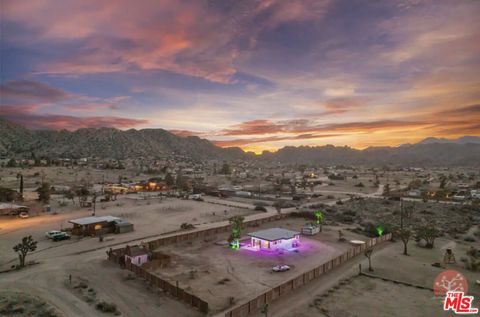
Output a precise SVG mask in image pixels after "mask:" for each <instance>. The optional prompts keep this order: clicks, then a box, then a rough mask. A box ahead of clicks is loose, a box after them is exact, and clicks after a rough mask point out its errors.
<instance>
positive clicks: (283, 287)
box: [225, 233, 392, 317]
mask: <svg viewBox="0 0 480 317" xmlns="http://www.w3.org/2000/svg"><path fill="white" fill-rule="evenodd" d="M391 238H392V234H391V233H389V234H386V235H384V236H381V237H377V238H373V239H370V240H369V241H367V243H365V244H363V245H360V246H356V247H354V248H351V249H350V250H348V251H347V252H345V253H343V254H341V255H339V256H337V257H336V258H333V259H332V260H330V261H328V262H325V263H323V264H322V265H320V266H318V267H316V268H314V269H313V270H310V271H308V272H305V273H302V274H300V275H298V276H297V277H294V278H292V279H291V280H289V281H287V282H284V283H282V284H280V285H278V286H276V287H274V288H272V289H270V290H268V291H267V292H265V293H263V294H261V295H258V296H257V297H255V298H254V299H251V300H249V301H248V302H244V303H242V304H240V305H237V306H235V307H234V308H232V309H231V310H229V311H227V312H226V313H225V317H246V316H248V315H250V314H251V313H253V312H257V311H258V310H259V309H262V308H263V307H264V305H265V304H270V303H271V302H273V301H275V300H276V299H278V298H280V297H282V296H284V295H286V294H289V293H291V292H294V291H295V289H297V288H299V287H302V286H304V285H306V284H308V283H309V282H311V281H312V280H314V279H316V278H318V277H320V276H321V275H322V274H324V273H326V272H328V271H330V270H332V269H334V268H335V267H338V266H339V265H341V264H343V263H345V262H346V261H348V260H350V259H351V258H353V257H355V256H357V255H359V254H361V253H363V252H364V251H365V249H366V248H369V247H373V246H374V245H377V244H379V243H381V242H384V241H387V240H391Z"/></svg>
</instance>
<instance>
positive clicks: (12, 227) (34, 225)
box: [0, 195, 254, 269]
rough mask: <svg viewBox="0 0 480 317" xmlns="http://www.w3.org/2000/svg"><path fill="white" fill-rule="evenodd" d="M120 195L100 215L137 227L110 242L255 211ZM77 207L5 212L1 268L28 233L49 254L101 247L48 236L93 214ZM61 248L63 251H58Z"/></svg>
mask: <svg viewBox="0 0 480 317" xmlns="http://www.w3.org/2000/svg"><path fill="white" fill-rule="evenodd" d="M119 197H121V198H119V199H118V200H117V201H115V202H109V203H106V204H105V205H102V204H99V205H98V206H97V213H96V215H97V216H103V215H111V216H117V217H121V218H125V219H127V220H128V221H130V222H132V223H133V224H134V226H135V231H134V232H130V233H125V234H120V235H113V234H112V235H108V236H107V237H106V241H105V242H107V243H108V244H112V243H120V242H123V241H130V240H135V239H141V238H143V237H148V236H153V235H159V234H162V233H166V232H172V231H176V230H180V225H181V224H182V223H184V222H188V223H192V224H194V225H196V226H199V225H202V224H210V223H214V222H217V221H223V220H226V219H228V218H229V217H231V216H234V215H242V216H246V215H250V214H253V213H254V211H253V210H251V209H244V208H235V207H227V206H223V205H218V204H210V203H207V202H197V201H192V200H181V199H175V198H168V199H163V200H159V199H149V200H132V199H130V198H135V197H134V196H133V195H127V196H119ZM103 207H105V208H103ZM74 208H75V206H71V205H70V206H67V207H64V208H63V209H57V211H58V214H56V215H55V214H47V213H41V214H40V215H39V216H33V217H31V218H29V219H18V218H15V217H8V216H2V217H1V218H0V237H1V239H0V269H1V268H2V265H5V264H6V263H12V261H16V259H17V257H16V255H15V253H13V251H12V247H13V245H14V244H15V243H17V242H18V241H20V240H21V238H22V237H24V236H25V235H27V234H29V235H32V236H33V238H34V239H35V240H37V241H38V247H37V251H36V252H37V253H38V252H40V251H42V254H45V256H46V255H47V254H54V255H56V254H58V252H62V251H63V252H65V251H66V250H67V249H68V251H69V252H72V251H77V252H79V251H83V250H86V249H90V248H92V247H101V246H102V244H100V243H99V242H98V240H97V239H92V238H81V237H73V238H72V239H71V240H70V241H63V242H52V241H51V240H49V239H47V238H46V237H45V232H46V231H49V230H59V229H62V228H63V229H64V228H68V227H71V225H70V224H69V223H68V220H70V219H75V218H80V217H87V216H91V213H92V211H91V209H90V208H89V209H74ZM76 208H78V207H76ZM225 210H226V211H227V212H226V213H225ZM104 244H105V243H104ZM65 245H69V247H68V248H64V247H62V246H65ZM57 249H59V250H62V251H57Z"/></svg>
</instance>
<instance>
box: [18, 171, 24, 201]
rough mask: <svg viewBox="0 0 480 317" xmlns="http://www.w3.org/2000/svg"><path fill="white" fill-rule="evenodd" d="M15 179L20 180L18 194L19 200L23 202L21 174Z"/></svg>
mask: <svg viewBox="0 0 480 317" xmlns="http://www.w3.org/2000/svg"><path fill="white" fill-rule="evenodd" d="M17 179H20V185H19V193H20V197H19V198H20V200H23V175H22V174H21V173H18V174H17Z"/></svg>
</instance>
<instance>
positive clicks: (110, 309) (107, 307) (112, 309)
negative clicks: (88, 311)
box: [95, 300, 118, 313]
mask: <svg viewBox="0 0 480 317" xmlns="http://www.w3.org/2000/svg"><path fill="white" fill-rule="evenodd" d="M95 308H97V309H98V310H100V311H102V312H104V313H118V309H117V305H116V304H115V303H108V302H106V301H103V300H102V301H100V302H98V303H97V305H95Z"/></svg>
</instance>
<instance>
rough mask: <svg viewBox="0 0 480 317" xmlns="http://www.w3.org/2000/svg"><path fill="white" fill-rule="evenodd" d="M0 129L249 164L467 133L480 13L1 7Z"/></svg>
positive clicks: (476, 9)
mask: <svg viewBox="0 0 480 317" xmlns="http://www.w3.org/2000/svg"><path fill="white" fill-rule="evenodd" d="M0 3H1V8H0V12H1V13H0V14H1V22H2V24H1V47H0V50H1V51H0V53H1V56H0V58H1V60H0V62H1V78H0V83H1V86H0V94H1V100H0V102H1V103H0V117H2V118H5V119H7V120H11V121H14V122H17V123H20V124H22V125H24V126H26V127H28V128H31V129H68V130H75V129H78V128H84V127H102V126H106V127H116V128H119V129H129V128H135V129H141V128H163V129H166V130H170V131H172V132H174V133H176V134H179V135H198V136H200V137H203V138H207V139H209V140H212V141H214V142H215V143H216V144H218V145H220V146H240V147H242V148H243V149H245V150H253V151H256V152H260V151H262V150H264V149H267V150H275V149H278V148H281V147H283V146H285V145H294V146H298V145H324V144H334V145H349V146H352V147H356V148H365V147H368V146H382V145H398V144H403V143H413V142H417V141H419V140H421V139H423V138H425V137H429V136H435V137H448V138H454V137H459V136H463V135H480V18H479V17H480V1H476V0H471V1H469V0H464V1H463V0H430V1H423V0H417V1H414V0H411V1H407V0H405V1H376V0H368V1H367V0H364V1H355V0H345V1H333V0H305V1H275V0H270V1H269V0H266V1H250V0H242V1H240V0H235V1H233V0H210V1H203V0H190V1H180V0H162V1H154V0H152V1H147V0H139V1H133V0H132V1H131V0H128V1H127V0H116V1H101V0H78V1H68V0H62V1H49V0H31V1H18V0H13V1H10V0H0Z"/></svg>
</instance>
